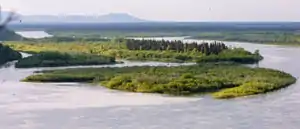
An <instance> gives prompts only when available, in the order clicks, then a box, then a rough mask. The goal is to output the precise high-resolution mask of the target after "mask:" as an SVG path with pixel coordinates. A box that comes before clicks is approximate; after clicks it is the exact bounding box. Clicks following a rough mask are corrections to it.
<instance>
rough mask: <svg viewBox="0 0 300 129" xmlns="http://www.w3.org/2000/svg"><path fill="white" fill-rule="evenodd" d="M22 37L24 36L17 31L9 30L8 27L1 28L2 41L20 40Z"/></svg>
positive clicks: (0, 36)
mask: <svg viewBox="0 0 300 129" xmlns="http://www.w3.org/2000/svg"><path fill="white" fill-rule="evenodd" d="M20 39H22V36H20V35H18V34H16V33H15V32H13V31H11V30H8V29H3V30H0V41H5V40H20Z"/></svg>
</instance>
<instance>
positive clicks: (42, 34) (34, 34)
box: [16, 31, 52, 39]
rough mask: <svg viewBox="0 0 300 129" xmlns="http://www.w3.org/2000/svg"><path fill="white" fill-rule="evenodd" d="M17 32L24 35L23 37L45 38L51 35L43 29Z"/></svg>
mask: <svg viewBox="0 0 300 129" xmlns="http://www.w3.org/2000/svg"><path fill="white" fill-rule="evenodd" d="M16 33H17V34H19V35H21V36H23V37H25V38H37V39H38V38H46V37H52V35H50V34H48V33H47V32H45V31H17V32H16Z"/></svg>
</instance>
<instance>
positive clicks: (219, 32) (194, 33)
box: [48, 25, 300, 45]
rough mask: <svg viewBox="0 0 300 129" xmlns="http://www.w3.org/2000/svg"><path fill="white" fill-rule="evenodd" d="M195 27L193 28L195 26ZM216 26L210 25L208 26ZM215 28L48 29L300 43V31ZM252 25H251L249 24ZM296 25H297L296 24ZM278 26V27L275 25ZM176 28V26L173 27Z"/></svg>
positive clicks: (82, 34)
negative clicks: (151, 29)
mask: <svg viewBox="0 0 300 129" xmlns="http://www.w3.org/2000/svg"><path fill="white" fill-rule="evenodd" d="M195 27H197V26H195ZM195 27H193V28H195ZM211 27H212V28H214V27H213V26H210V27H208V28H211ZM215 27H216V28H215V30H213V29H208V28H206V29H199V30H194V29H191V30H185V29H187V28H180V29H179V28H177V29H175V30H173V31H166V30H164V29H161V28H160V29H157V30H155V31H150V30H148V31H147V30H144V31H139V30H135V31H131V30H122V31H121V30H119V31H117V30H116V31H112V30H107V31H96V30H86V31H75V30H73V31H48V32H49V33H50V34H52V35H55V36H64V37H72V36H76V37H85V38H89V37H174V36H175V37H176V36H191V37H189V39H207V40H220V41H241V42H253V43H262V44H278V45H299V44H300V33H299V32H298V31H292V30H284V29H279V30H278V29H275V30H270V28H269V29H268V28H264V29H245V30H243V29H241V30H239V29H234V28H220V27H219V26H215ZM249 27H251V25H250V26H249ZM295 27H296V26H295ZM275 28H276V27H275ZM172 29H174V28H172Z"/></svg>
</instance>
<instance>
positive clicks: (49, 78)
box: [24, 63, 296, 99]
mask: <svg viewBox="0 0 300 129" xmlns="http://www.w3.org/2000/svg"><path fill="white" fill-rule="evenodd" d="M24 81H28V82H93V83H100V84H101V85H102V86H105V87H107V88H110V89H116V90H122V91H130V92H141V93H160V94H169V95H194V94H203V93H212V95H213V97H215V98H218V99H228V98H234V97H241V96H247V95H255V94H261V93H266V92H270V91H274V90H277V89H280V88H284V87H286V86H288V85H290V84H293V83H295V81H296V79H295V78H294V77H292V76H291V75H290V74H287V73H284V72H281V71H277V70H271V69H264V68H250V67H246V66H242V65H240V64H234V63H200V64H198V65H194V66H179V67H150V66H149V67H147V66H145V67H124V68H83V69H65V70H54V71H43V72H42V73H38V74H35V75H32V76H29V77H27V78H25V79H24Z"/></svg>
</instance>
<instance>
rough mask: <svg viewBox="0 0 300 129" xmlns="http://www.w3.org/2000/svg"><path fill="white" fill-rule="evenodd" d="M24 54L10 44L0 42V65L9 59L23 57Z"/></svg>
mask: <svg viewBox="0 0 300 129" xmlns="http://www.w3.org/2000/svg"><path fill="white" fill-rule="evenodd" d="M21 58H22V55H21V54H20V53H19V52H17V51H14V50H13V49H11V48H10V47H8V46H4V45H2V44H1V43H0V65H1V64H4V63H6V62H9V61H13V60H18V59H21Z"/></svg>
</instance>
